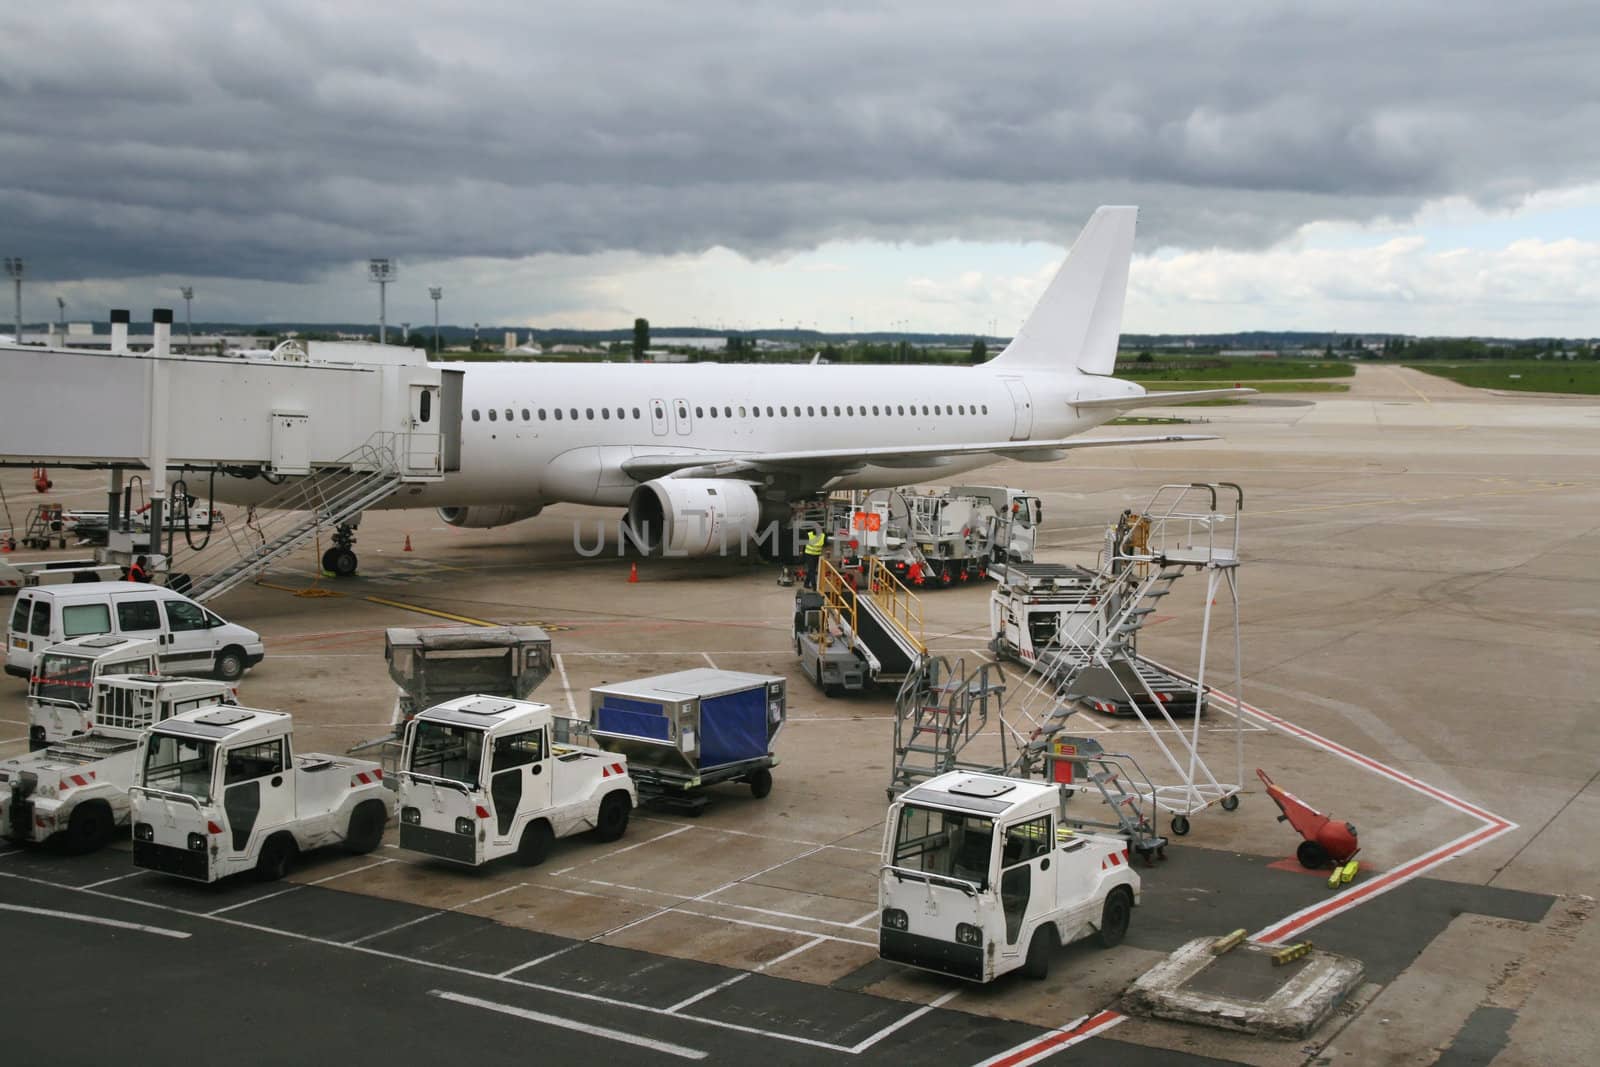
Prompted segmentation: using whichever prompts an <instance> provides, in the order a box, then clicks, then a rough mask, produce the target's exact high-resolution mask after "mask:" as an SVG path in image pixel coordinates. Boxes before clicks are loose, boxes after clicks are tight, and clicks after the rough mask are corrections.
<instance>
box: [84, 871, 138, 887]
mask: <svg viewBox="0 0 1600 1067" xmlns="http://www.w3.org/2000/svg"><path fill="white" fill-rule="evenodd" d="M149 873H150V872H149V871H134V872H133V873H132V874H119V875H117V876H116V877H115V878H102V879H100V881H98V882H90V883H89V884H88V885H86V886H84V887H83V888H85V889H98V888H99V887H100V886H103V885H110V884H111V883H112V882H121V881H124V880H125V879H128V878H137V877H139V876H140V875H141V874H149Z"/></svg>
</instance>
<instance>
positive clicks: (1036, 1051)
mask: <svg viewBox="0 0 1600 1067" xmlns="http://www.w3.org/2000/svg"><path fill="white" fill-rule="evenodd" d="M1126 1018H1127V1016H1125V1015H1123V1014H1122V1013H1121V1012H1115V1011H1111V1010H1110V1009H1109V1008H1108V1009H1107V1010H1105V1011H1102V1012H1098V1013H1096V1014H1094V1015H1091V1016H1089V1017H1088V1018H1087V1019H1085V1020H1083V1021H1082V1022H1081V1023H1079V1024H1078V1025H1077V1026H1074V1027H1072V1028H1071V1029H1069V1030H1056V1031H1053V1032H1052V1033H1049V1034H1046V1035H1045V1036H1044V1037H1041V1038H1039V1039H1037V1040H1035V1041H1029V1042H1027V1043H1025V1044H1022V1045H1018V1046H1017V1047H1015V1048H1011V1049H1007V1050H1006V1051H1004V1052H1002V1053H1000V1054H999V1055H998V1056H995V1057H993V1058H991V1059H987V1060H984V1061H983V1062H982V1063H981V1064H979V1065H978V1067H1023V1065H1024V1064H1028V1063H1032V1062H1034V1060H1036V1059H1040V1058H1042V1057H1044V1056H1046V1055H1053V1054H1054V1053H1057V1052H1060V1051H1061V1050H1062V1049H1064V1048H1071V1047H1072V1046H1073V1045H1076V1044H1077V1043H1078V1042H1080V1041H1086V1040H1088V1039H1089V1038H1091V1037H1093V1036H1094V1035H1095V1034H1098V1033H1101V1032H1103V1031H1106V1030H1109V1029H1111V1028H1112V1027H1113V1026H1116V1025H1117V1024H1118V1023H1120V1022H1122V1021H1123V1020H1125V1019H1126Z"/></svg>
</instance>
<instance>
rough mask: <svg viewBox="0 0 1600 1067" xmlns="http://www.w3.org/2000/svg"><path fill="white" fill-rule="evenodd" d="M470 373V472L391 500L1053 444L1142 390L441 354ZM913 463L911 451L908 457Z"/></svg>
mask: <svg viewBox="0 0 1600 1067" xmlns="http://www.w3.org/2000/svg"><path fill="white" fill-rule="evenodd" d="M446 366H448V367H450V368H451V369H456V370H464V371H465V372H466V374H465V380H464V382H465V384H464V390H463V400H462V426H461V470H460V472H458V473H454V474H449V475H447V476H445V478H444V479H443V480H442V481H440V482H437V483H434V484H429V485H422V486H411V487H408V489H407V490H406V491H403V492H402V493H401V494H399V495H398V496H397V497H395V498H394V500H393V501H392V502H390V503H389V505H388V506H390V507H424V506H435V505H438V506H458V505H478V504H484V505H487V504H513V503H514V504H526V505H528V506H537V505H544V504H552V503H557V502H567V503H577V504H597V505H607V506H613V505H614V506H622V505H625V504H627V502H628V498H629V496H630V494H631V493H632V491H633V489H634V487H635V486H636V485H637V484H638V479H637V478H635V477H632V476H630V475H629V474H627V473H625V472H624V470H623V468H622V464H623V463H624V462H625V461H627V460H629V459H633V458H635V457H644V456H661V455H667V454H697V455H698V454H705V455H706V456H707V459H708V460H710V459H715V458H718V457H719V456H723V455H738V454H762V453H771V452H790V451H799V450H805V449H817V448H829V449H849V448H862V449H867V448H883V447H892V446H896V445H901V446H929V445H938V444H949V445H952V446H959V445H962V444H970V443H972V442H987V441H1010V440H1016V441H1026V440H1030V439H1031V440H1041V439H1045V440H1048V439H1058V438H1063V437H1069V436H1072V435H1074V434H1078V433H1082V432H1083V431H1085V430H1088V429H1091V428H1093V427H1094V426H1096V425H1099V424H1101V423H1103V422H1106V421H1107V420H1108V419H1110V418H1112V417H1114V416H1115V414H1116V413H1115V412H1112V411H1106V410H1098V411H1093V412H1089V411H1085V412H1083V413H1082V414H1078V413H1077V412H1075V410H1074V409H1073V407H1072V403H1073V401H1075V400H1078V399H1089V398H1093V397H1104V396H1124V395H1136V394H1137V393H1139V392H1141V390H1140V389H1139V387H1138V386H1136V385H1133V384H1132V383H1129V382H1123V381H1118V380H1115V379H1109V378H1104V377H1099V376H1095V375H1085V374H1081V373H1079V372H1077V371H1075V370H1071V369H1064V370H1062V371H1060V372H1040V371H1038V370H1036V369H1031V368H1030V369H1029V370H1028V371H1027V372H1026V373H997V372H996V371H994V370H990V369H986V368H985V367H983V366H978V367H929V366H892V367H883V366H848V365H846V366H839V365H805V364H791V365H780V366H759V365H745V364H714V363H700V364H687V365H685V364H659V365H658V364H628V363H586V364H552V363H537V364H530V363H513V364H483V363H471V364H446ZM997 459H998V457H997V456H995V455H994V454H993V453H985V454H981V455H976V456H953V457H947V458H944V459H941V460H937V461H935V460H928V461H926V462H925V463H923V464H922V465H906V466H902V465H899V464H896V465H893V466H886V465H885V466H880V465H865V466H862V467H860V468H859V469H857V470H854V471H851V472H849V473H845V474H843V475H840V476H837V477H832V476H830V477H827V478H826V479H824V483H825V484H822V485H819V486H817V487H816V488H874V487H878V486H889V485H904V484H909V483H915V482H918V481H923V480H927V479H929V478H943V477H948V476H950V475H955V474H960V473H963V472H965V471H969V470H973V469H976V468H978V467H982V466H985V465H987V464H990V463H994V462H996V460H997ZM908 462H912V461H908Z"/></svg>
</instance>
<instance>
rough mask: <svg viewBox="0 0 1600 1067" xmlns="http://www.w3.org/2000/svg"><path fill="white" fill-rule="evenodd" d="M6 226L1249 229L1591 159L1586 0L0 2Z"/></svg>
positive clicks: (123, 248)
mask: <svg viewBox="0 0 1600 1067" xmlns="http://www.w3.org/2000/svg"><path fill="white" fill-rule="evenodd" d="M0 40H4V41H6V42H8V45H7V47H6V49H5V57H6V58H5V62H4V63H0V205H3V207H0V241H3V242H4V244H5V246H6V251H7V252H8V253H9V252H12V251H15V252H19V253H22V254H24V255H28V256H29V257H30V258H32V259H33V260H34V261H35V263H37V264H39V266H40V267H41V268H42V269H44V270H46V271H48V273H50V274H53V275H55V276H58V277H74V276H101V277H114V276H121V275H135V274H137V275H144V274H156V273H162V272H184V273H188V274H194V275H200V276H204V275H220V276H232V277H250V278H265V279H279V280H282V279H301V278H306V277H310V276H312V275H314V274H315V273H316V272H318V271H320V270H322V269H324V268H325V267H327V266H328V265H330V264H334V263H344V262H348V261H350V260H351V259H356V258H361V257H364V256H367V255H370V254H375V253H386V254H390V255H394V256H397V257H401V258H408V257H409V258H429V259H434V258H449V257H456V256H489V257H512V256H522V255H527V254H532V253H539V252H563V253H588V252H597V251H605V250H618V249H629V250H638V251H642V252H653V253H667V252H685V251H697V250H701V249H704V248H706V247H709V246H712V245H717V244H721V245H726V246H729V247H732V248H735V249H738V250H740V251H742V252H746V253H750V254H758V255H759V254H767V253H775V252H781V251H785V250H791V249H796V248H803V247H809V246H813V245H815V244H817V243H818V242H820V241H823V240H827V239H830V238H861V237H867V238H880V239H885V240H930V239H941V238H949V237H961V238H969V239H1015V240H1039V239H1045V240H1056V241H1060V240H1063V239H1065V238H1066V237H1067V236H1068V235H1070V234H1071V233H1072V232H1073V231H1074V230H1075V228H1076V226H1077V225H1079V224H1080V223H1081V221H1082V219H1083V217H1084V216H1085V215H1086V214H1087V212H1088V211H1089V210H1090V209H1091V208H1092V207H1093V205H1094V204H1096V203H1100V202H1110V201H1115V202H1136V203H1140V204H1142V205H1143V206H1144V216H1143V222H1142V229H1143V233H1144V234H1145V235H1146V237H1147V239H1148V240H1154V241H1159V242H1160V243H1162V244H1165V245H1173V246H1182V247H1208V246H1213V245H1221V246H1236V247H1259V246H1262V245H1264V244H1268V243H1271V242H1272V241H1274V240H1277V239H1279V238H1281V237H1283V236H1284V235H1285V234H1287V233H1290V232H1292V231H1293V229H1294V228H1295V227H1296V226H1299V225H1301V224H1303V223H1305V222H1309V221H1313V220H1319V219H1349V220H1362V219H1369V218H1373V217H1377V216H1390V217H1395V216H1404V215H1406V214H1408V213H1409V212H1411V211H1412V210H1414V209H1415V208H1416V207H1417V206H1418V205H1419V204H1420V203H1422V202H1423V201H1425V200H1428V199H1431V198H1436V197H1439V196H1443V195H1452V194H1455V195H1464V196H1467V197H1470V198H1472V199H1474V200H1477V201H1479V202H1482V203H1489V204H1499V203H1507V204H1509V203H1514V202H1516V201H1517V200H1518V199H1519V198H1520V197H1521V196H1523V195H1525V194H1527V193H1529V192H1532V191H1535V190H1538V189H1543V188H1552V187H1558V186H1562V185H1567V184H1573V183H1577V182H1582V181H1588V180H1594V178H1595V176H1596V174H1597V167H1596V163H1597V154H1600V147H1597V142H1596V141H1595V139H1594V138H1592V137H1589V136H1586V135H1584V131H1592V130H1595V129H1600V74H1597V73H1596V68H1597V64H1596V63H1595V62H1594V59H1593V57H1594V56H1595V55H1597V54H1600V8H1596V7H1595V5H1593V4H1592V3H1574V4H1533V5H1524V6H1520V7H1517V8H1515V9H1512V8H1509V7H1507V6H1506V5H1504V4H1503V3H1486V2H1465V3H1456V4H1450V5H1441V4H1434V3H1423V4H1405V3H1381V4H1364V3H1345V4H1338V5H1333V4H1318V5H1284V4H1281V3H1276V2H1274V3H1254V2H1235V3H1230V4H1226V5H1207V6H1206V7H1205V9H1202V8H1201V6H1200V5H1194V4H1185V5H1173V4H1128V3H1122V4H1115V5H1098V4H1082V3H1075V4H1062V3H1054V2H1052V3H1040V4H1006V3H999V4H993V3H991V4H985V5H973V4H970V3H962V4H952V5H945V4H938V3H929V2H923V3H914V4H911V3H908V4H885V3H880V4H871V3H855V4H849V5H827V4H821V5H818V4H800V3H767V4H751V3H739V4H719V3H696V4H691V5H681V4H680V5H655V4H648V5H647V4H627V3H623V4H616V3H611V4H589V5H581V10H576V11H569V10H563V9H560V8H557V7H556V6H555V5H514V4H504V3H493V4H487V3H483V4H480V3H471V2H468V3H438V4H429V3H404V2H401V3H390V4H381V5H380V4H357V3H338V4H324V3H273V4H263V3H258V4H248V5H247V4H219V5H204V4H179V3H162V2H159V0H156V2H150V3H143V4H137V5H134V4H107V3H103V2H100V3H56V4H48V5H47V4H13V5H7V6H6V8H5V10H4V12H3V13H0Z"/></svg>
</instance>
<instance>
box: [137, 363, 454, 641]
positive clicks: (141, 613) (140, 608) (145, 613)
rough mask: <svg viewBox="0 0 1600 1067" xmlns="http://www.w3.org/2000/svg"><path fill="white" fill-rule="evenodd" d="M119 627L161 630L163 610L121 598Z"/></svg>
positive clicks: (151, 602)
mask: <svg viewBox="0 0 1600 1067" xmlns="http://www.w3.org/2000/svg"><path fill="white" fill-rule="evenodd" d="M424 395H426V394H424ZM117 628H118V629H119V630H121V631H122V632H123V633H129V632H131V631H134V630H159V629H161V611H160V610H159V609H158V608H157V607H156V602H155V601H154V600H119V601H117Z"/></svg>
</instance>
